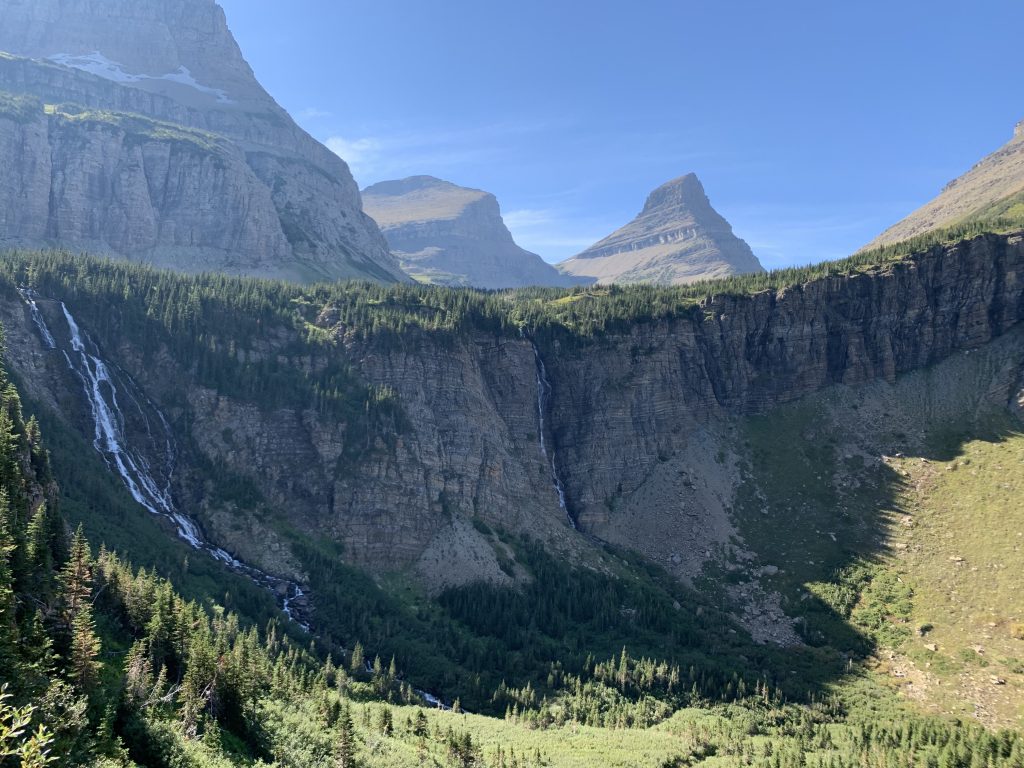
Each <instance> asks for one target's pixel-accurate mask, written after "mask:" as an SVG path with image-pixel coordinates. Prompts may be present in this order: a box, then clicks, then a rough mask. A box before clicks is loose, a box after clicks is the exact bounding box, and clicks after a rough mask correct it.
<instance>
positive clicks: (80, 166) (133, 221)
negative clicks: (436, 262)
mask: <svg viewBox="0 0 1024 768" xmlns="http://www.w3.org/2000/svg"><path fill="white" fill-rule="evenodd" d="M0 16H2V17H3V19H4V23H3V25H2V26H0V51H5V52H6V53H0V150H2V152H0V245H5V246H58V247H64V248H71V249H76V250H88V251H92V252H99V253H108V254H112V255H117V256H122V257H128V258H131V259H135V260H138V261H145V262H149V263H153V264H156V265H159V266H165V267H170V268H175V269H180V270H186V271H218V272H227V273H233V274H246V275H256V276H263V277H278V278H287V279H292V280H299V281H311V280H322V279H337V278H360V279H371V280H377V281H381V282H395V281H405V280H408V278H407V277H406V276H405V275H404V273H403V272H402V271H401V269H400V268H399V267H398V265H397V263H396V262H395V261H394V259H393V258H392V257H391V255H390V253H389V252H388V249H387V245H386V243H385V241H384V238H383V236H382V235H381V234H380V231H379V230H378V229H377V227H376V225H375V224H374V223H373V221H372V220H371V219H369V217H367V216H366V215H365V214H364V213H363V212H362V206H361V201H360V197H359V190H358V188H357V187H356V184H355V182H354V181H353V179H352V175H351V173H350V172H349V169H348V167H347V166H346V165H345V163H344V161H342V160H341V159H339V158H338V157H337V156H335V155H334V154H333V153H331V152H330V151H329V150H328V149H327V148H326V147H324V146H323V145H321V144H319V143H318V142H316V141H315V140H314V139H313V138H312V137H310V136H309V135H308V134H306V133H305V132H304V131H303V130H302V129H301V128H299V127H298V126H297V125H296V124H295V123H294V122H293V121H292V119H291V118H290V117H289V116H288V114H287V113H286V112H285V111H284V110H283V109H282V108H281V107H280V106H278V105H277V103H276V102H274V100H273V99H272V98H271V97H270V96H269V95H268V94H267V93H266V91H264V90H263V88H262V87H261V86H260V84H259V83H258V82H257V80H256V78H255V76H254V75H253V73H252V70H251V69H250V67H249V65H248V64H247V63H246V61H245V59H244V58H243V56H242V53H241V51H240V50H239V48H238V45H237V44H236V42H235V40H234V38H233V37H232V35H231V32H230V30H229V29H228V26H227V21H226V19H225V16H224V12H223V11H222V10H221V8H220V7H219V6H218V5H217V4H216V3H215V2H213V0H168V1H164V0H31V2H26V1H24V0H0Z"/></svg>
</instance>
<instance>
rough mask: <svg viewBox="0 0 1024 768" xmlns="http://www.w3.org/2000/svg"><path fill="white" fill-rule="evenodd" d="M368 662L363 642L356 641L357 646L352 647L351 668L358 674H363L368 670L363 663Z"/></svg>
mask: <svg viewBox="0 0 1024 768" xmlns="http://www.w3.org/2000/svg"><path fill="white" fill-rule="evenodd" d="M365 663H366V654H365V652H364V651H363V644H362V643H360V642H358V641H357V642H356V647H355V648H353V649H352V663H351V664H350V665H349V669H351V670H352V672H353V673H354V674H356V675H361V674H362V673H363V672H365V671H366V670H365V669H364V668H363V665H364V664H365Z"/></svg>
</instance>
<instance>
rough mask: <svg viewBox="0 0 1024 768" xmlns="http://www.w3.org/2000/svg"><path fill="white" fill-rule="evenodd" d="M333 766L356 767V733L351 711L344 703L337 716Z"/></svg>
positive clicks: (342, 767)
mask: <svg viewBox="0 0 1024 768" xmlns="http://www.w3.org/2000/svg"><path fill="white" fill-rule="evenodd" d="M334 765H335V768H356V766H357V765H358V763H357V762H356V735H355V726H354V725H353V724H352V711H351V709H350V708H349V706H348V704H346V705H345V706H344V707H343V708H342V710H341V715H339V717H338V748H337V756H336V759H335V761H334Z"/></svg>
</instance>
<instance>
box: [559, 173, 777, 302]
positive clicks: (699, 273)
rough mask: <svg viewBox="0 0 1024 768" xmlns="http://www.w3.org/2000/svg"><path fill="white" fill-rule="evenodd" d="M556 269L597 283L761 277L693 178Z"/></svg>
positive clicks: (672, 186) (663, 191)
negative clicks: (740, 275)
mask: <svg viewBox="0 0 1024 768" xmlns="http://www.w3.org/2000/svg"><path fill="white" fill-rule="evenodd" d="M559 268H560V269H561V270H562V271H563V272H566V273H567V274H570V275H574V276H576V277H584V278H593V279H596V280H597V281H598V282H600V283H655V284H657V285H679V284H685V283H692V282H696V281H699V280H707V279H712V278H716V277H727V276H729V275H736V274H748V273H752V272H763V271H764V268H763V267H762V266H761V263H760V262H759V261H758V260H757V257H755V256H754V253H753V251H751V250H750V246H748V245H747V244H746V243H745V242H744V241H743V240H740V239H739V238H738V237H736V235H735V234H733V231H732V227H731V226H730V225H729V222H727V221H726V220H725V219H724V218H723V217H722V216H721V215H720V214H719V213H718V212H717V211H716V210H715V209H714V208H712V207H711V202H710V201H709V200H708V197H707V194H706V193H705V192H704V186H703V185H702V184H701V182H700V180H699V179H698V178H697V176H696V175H694V174H692V173H691V174H688V175H686V176H683V177H681V178H678V179H675V180H673V181H670V182H668V183H667V184H664V185H662V186H661V187H659V188H658V189H656V190H655V191H654V192H652V193H651V195H650V197H648V198H647V203H646V204H645V205H644V209H643V211H641V212H640V214H639V215H638V216H637V217H636V218H635V219H634V220H633V221H632V222H630V223H629V224H627V225H626V226H624V227H623V228H621V229H619V230H617V231H616V232H613V233H612V234H611V235H609V236H608V237H606V238H605V239H604V240H602V241H600V242H599V243H597V244H595V245H593V246H591V247H590V248H588V249H587V250H586V251H584V252H583V253H581V254H579V255H578V256H574V257H573V258H571V259H569V260H567V261H564V262H562V264H560V265H559Z"/></svg>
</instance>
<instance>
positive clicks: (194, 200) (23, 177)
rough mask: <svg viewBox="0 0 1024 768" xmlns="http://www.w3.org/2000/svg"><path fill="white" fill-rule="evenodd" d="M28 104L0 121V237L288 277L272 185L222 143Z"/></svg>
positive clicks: (291, 266)
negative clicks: (24, 113)
mask: <svg viewBox="0 0 1024 768" xmlns="http://www.w3.org/2000/svg"><path fill="white" fill-rule="evenodd" d="M37 109H38V111H37V112H36V113H35V114H34V115H32V116H31V117H30V118H29V119H26V120H24V121H20V120H11V119H7V120H4V119H2V118H0V157H4V158H7V162H8V167H7V169H6V172H5V176H4V180H5V183H3V184H0V227H2V231H3V234H4V237H3V241H4V243H5V244H8V245H34V244H37V243H46V242H50V243H55V244H58V243H59V244H69V245H72V244H73V245H75V246H77V247H81V248H83V249H86V250H95V251H99V252H107V251H113V252H115V253H120V254H132V255H133V256H134V257H135V258H136V259H139V260H142V261H146V262H149V263H152V264H156V265H159V266H166V267H174V268H178V269H185V270H192V271H199V270H202V269H206V268H208V267H209V266H210V265H211V264H213V263H216V264H218V266H219V268H220V269H221V270H223V271H231V272H241V273H258V274H272V275H274V276H275V277H288V276H292V275H294V270H295V269H297V268H298V266H299V265H298V263H297V262H295V261H294V260H293V258H292V253H291V249H290V246H289V243H288V240H287V239H286V237H285V236H284V234H283V233H282V231H281V227H280V224H279V218H278V213H277V210H276V208H275V205H274V200H273V198H272V195H271V192H270V190H269V189H268V188H267V186H266V185H265V184H263V183H262V182H261V181H260V179H259V178H258V177H257V176H256V174H255V173H254V172H253V170H252V169H251V168H250V167H249V165H248V163H247V162H246V158H245V156H244V155H243V154H241V152H239V151H238V149H237V148H236V147H234V146H233V145H232V144H230V143H228V142H225V141H222V140H219V139H217V138H215V137H213V136H211V135H204V134H200V133H198V132H191V131H186V130H180V129H175V128H173V127H170V126H165V125H160V124H156V123H152V122H149V121H145V120H141V119H134V118H127V117H126V118H123V119H122V118H119V117H118V116H115V115H111V114H106V115H89V114H82V115H75V114H66V113H50V114H45V113H44V112H43V109H42V106H41V105H40V106H38V107H37ZM100 199H101V200H102V201H103V203H102V204H97V203H96V201H97V200H100Z"/></svg>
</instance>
